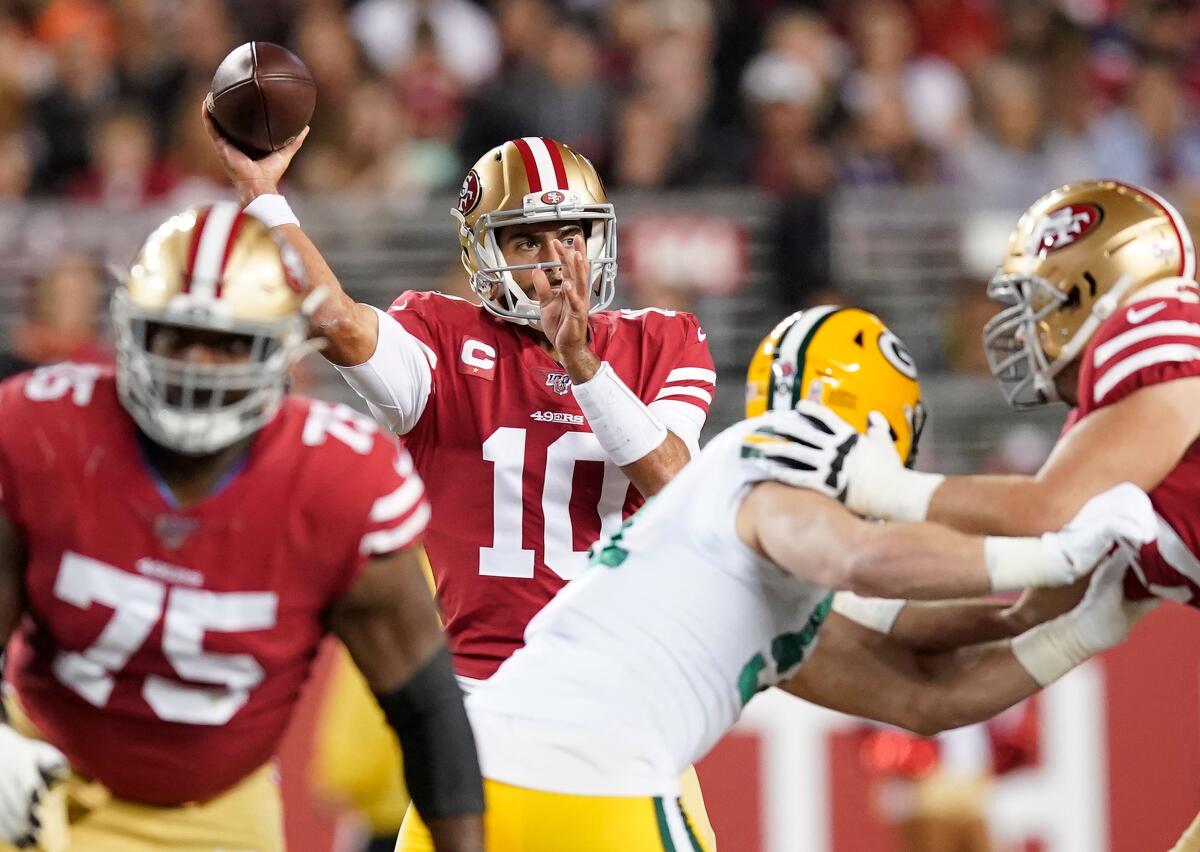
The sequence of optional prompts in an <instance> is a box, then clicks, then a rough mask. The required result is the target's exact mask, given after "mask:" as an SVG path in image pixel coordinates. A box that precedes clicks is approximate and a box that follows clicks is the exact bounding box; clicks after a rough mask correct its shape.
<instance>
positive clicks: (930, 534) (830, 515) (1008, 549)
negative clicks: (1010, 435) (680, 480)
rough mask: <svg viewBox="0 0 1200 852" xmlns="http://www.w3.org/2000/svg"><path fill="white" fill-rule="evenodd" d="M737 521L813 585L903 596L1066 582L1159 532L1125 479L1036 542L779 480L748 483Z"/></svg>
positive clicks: (757, 544) (767, 552) (753, 543)
mask: <svg viewBox="0 0 1200 852" xmlns="http://www.w3.org/2000/svg"><path fill="white" fill-rule="evenodd" d="M736 522H737V529H738V534H739V536H740V537H741V538H742V540H743V541H744V542H745V543H746V544H747V545H749V546H750V547H752V548H754V549H755V550H757V551H758V552H759V553H761V554H763V555H764V556H765V557H767V558H768V559H770V560H771V561H773V562H774V563H776V564H777V565H779V566H781V567H783V568H784V569H786V570H788V571H790V572H792V573H794V574H796V575H797V576H799V577H802V578H804V579H806V580H809V581H810V582H814V583H817V584H819V585H823V586H827V587H829V588H832V589H838V590H847V591H852V592H855V593H858V594H862V595H867V596H872V597H885V598H909V599H938V598H961V597H974V596H978V595H984V594H989V593H992V592H1001V591H1014V590H1018V589H1023V588H1033V587H1038V586H1061V585H1068V584H1070V583H1073V582H1075V581H1076V580H1077V579H1079V578H1080V577H1081V576H1083V575H1085V574H1087V573H1088V572H1089V571H1091V570H1092V569H1093V568H1094V567H1095V566H1096V565H1097V564H1099V562H1100V561H1101V560H1102V559H1103V558H1104V557H1105V556H1107V555H1108V554H1109V553H1110V552H1111V551H1112V550H1113V548H1114V547H1117V546H1119V547H1121V548H1124V549H1131V550H1136V548H1138V547H1140V546H1141V545H1142V544H1144V543H1145V542H1148V541H1150V540H1152V539H1153V538H1154V535H1155V534H1156V531H1157V527H1156V523H1155V516H1154V510H1153V507H1152V506H1151V505H1150V500H1149V498H1148V497H1147V496H1146V495H1145V493H1144V492H1142V491H1140V490H1139V489H1137V488H1136V487H1135V486H1132V485H1129V484H1128V483H1125V484H1123V485H1120V486H1117V487H1116V488H1113V489H1111V490H1110V491H1106V492H1104V493H1103V494H1101V495H1099V496H1097V497H1095V498H1093V499H1092V500H1091V501H1089V502H1088V504H1087V505H1085V506H1084V508H1083V510H1081V511H1080V513H1079V514H1078V515H1077V516H1076V517H1075V518H1074V519H1073V520H1072V521H1071V523H1070V524H1068V525H1067V526H1066V527H1064V528H1063V529H1062V530H1061V531H1059V532H1057V533H1047V534H1045V535H1043V536H1041V537H1039V538H1000V537H994V536H989V537H986V538H984V537H979V536H970V535H966V534H964V533H960V532H957V531H955V530H951V529H949V528H947V527H943V526H939V525H936V524H929V523H887V524H880V523H872V522H869V521H864V520H862V519H861V518H859V517H858V516H857V515H854V514H853V513H852V512H850V511H848V510H847V509H846V508H845V507H844V506H842V505H840V504H838V503H837V502H836V501H834V500H832V499H831V498H829V497H825V496H823V495H820V494H816V493H814V492H811V491H807V490H804V489H797V488H792V487H790V486H787V485H783V484H782V483H778V482H762V483H759V484H758V485H756V486H754V488H752V489H751V491H750V492H749V493H748V494H747V496H746V498H745V499H744V500H743V501H742V504H741V506H740V507H739V508H738V514H737V519H736Z"/></svg>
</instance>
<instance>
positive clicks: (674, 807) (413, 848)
mask: <svg viewBox="0 0 1200 852" xmlns="http://www.w3.org/2000/svg"><path fill="white" fill-rule="evenodd" d="M683 780H684V787H685V790H684V796H683V797H682V798H680V799H671V798H661V797H660V798H650V797H635V796H629V797H622V796H572V795H569V794H567V793H550V792H546V791H543V790H530V789H528V788H525V787H514V786H512V785H510V784H501V783H500V782H499V781H492V780H491V779H486V780H485V781H484V795H485V798H486V800H487V814H486V817H485V825H486V832H485V833H486V839H487V843H486V848H487V849H488V852H716V846H715V845H714V839H713V836H712V828H711V827H710V826H709V825H708V816H707V814H705V813H704V801H703V799H702V798H701V797H700V786H699V783H698V782H697V781H696V771H695V770H694V769H689V770H688V772H687V773H686V774H685V775H684V779H683ZM692 801H695V802H697V803H698V804H699V811H693V810H692V805H691V802H692ZM695 813H698V814H700V815H702V816H703V824H702V826H701V825H697V823H696V821H695V820H694V819H693V814H695ZM702 838H703V839H702ZM396 852H433V841H432V839H431V838H430V836H429V830H428V829H427V828H426V827H425V824H424V823H422V822H421V818H420V817H419V816H417V812H416V811H415V810H414V809H412V808H409V811H408V815H407V816H405V818H404V825H403V826H401V828H400V836H399V838H398V839H397V841H396Z"/></svg>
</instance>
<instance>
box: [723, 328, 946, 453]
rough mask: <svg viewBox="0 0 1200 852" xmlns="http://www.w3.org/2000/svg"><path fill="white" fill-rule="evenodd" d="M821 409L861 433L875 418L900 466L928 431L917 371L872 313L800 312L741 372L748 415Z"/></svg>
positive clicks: (775, 332) (777, 330)
mask: <svg viewBox="0 0 1200 852" xmlns="http://www.w3.org/2000/svg"><path fill="white" fill-rule="evenodd" d="M802 399H809V400H813V401H815V402H819V403H822V404H823V405H826V406H828V407H829V408H831V409H833V410H834V411H835V412H837V414H838V415H839V416H840V417H841V418H842V419H843V420H845V421H846V422H847V423H849V424H850V425H851V426H853V427H854V428H855V429H857V430H858V431H860V432H866V430H867V415H868V414H869V413H870V412H872V411H878V412H880V413H881V414H882V415H883V416H884V417H885V418H887V421H888V425H889V426H890V427H891V430H892V440H893V442H894V443H895V445H896V452H898V453H899V454H900V458H902V459H904V460H905V464H909V465H911V464H912V463H913V462H914V461H915V460H916V456H917V442H918V441H919V440H920V437H921V430H922V429H923V428H924V426H925V407H924V406H923V405H922V404H921V384H920V382H919V381H918V379H917V367H916V364H915V363H914V362H913V359H912V355H910V354H909V352H908V348H907V347H906V346H905V345H904V344H903V343H902V342H901V341H900V338H898V337H896V335H894V334H892V332H891V331H890V330H889V329H888V327H887V326H885V325H884V324H883V322H882V321H881V320H880V319H879V317H877V316H875V315H874V314H872V313H868V312H867V311H864V310H860V309H859V308H841V307H835V306H832V305H823V306H821V307H816V308H808V309H807V310H803V311H797V312H796V313H794V314H792V315H791V316H789V317H787V318H786V319H785V320H783V322H781V323H779V325H777V326H775V328H774V329H773V330H772V331H771V333H770V334H768V335H767V336H766V337H764V338H763V340H762V342H761V343H760V344H759V345H758V349H757V350H756V351H755V353H754V357H753V358H752V359H751V361H750V368H749V370H747V373H746V416H747V417H757V416H759V415H760V414H764V413H765V412H767V411H778V410H784V409H789V408H794V407H795V406H796V403H798V402H800V401H801V400H802Z"/></svg>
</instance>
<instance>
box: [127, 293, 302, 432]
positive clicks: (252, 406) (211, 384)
mask: <svg viewBox="0 0 1200 852" xmlns="http://www.w3.org/2000/svg"><path fill="white" fill-rule="evenodd" d="M177 298H179V297H177ZM184 301H188V302H190V301H192V300H189V299H187V298H186V297H182V298H179V301H178V302H176V303H174V304H172V305H171V306H169V307H168V308H167V309H147V308H142V307H139V306H137V305H135V304H134V303H133V302H132V300H131V299H130V298H129V296H128V294H127V293H126V292H125V291H124V290H123V289H118V290H117V291H116V292H115V293H114V294H113V300H112V316H113V325H114V327H115V330H116V344H117V345H116V349H117V389H118V393H119V395H120V399H121V403H122V405H123V406H124V407H125V409H126V411H128V412H129V414H130V416H132V417H133V419H134V421H135V422H136V423H137V424H138V426H139V427H140V428H141V430H142V431H143V432H144V433H145V434H146V436H147V437H149V438H150V439H151V440H152V441H154V442H155V443H157V444H160V445H162V446H164V447H166V448H168V449H171V450H175V451H176V452H179V453H183V454H186V455H207V454H210V453H215V452H218V451H220V450H222V449H224V448H226V447H228V446H230V445H232V444H234V443H236V442H237V441H239V440H241V439H243V438H246V437H248V436H249V435H252V434H253V433H255V432H256V431H258V430H259V429H261V428H262V427H263V426H265V425H266V424H267V423H268V422H269V421H270V420H271V418H272V417H274V415H275V412H276V411H277V410H278V409H279V406H280V403H281V402H282V399H283V394H284V391H285V388H286V379H287V373H288V370H289V369H290V367H291V365H292V364H293V363H294V362H295V361H297V360H298V359H299V358H300V357H301V356H302V355H303V354H304V352H305V351H307V346H306V345H305V322H304V320H303V317H302V315H300V314H295V315H291V316H286V317H284V318H282V319H279V320H276V321H273V322H251V321H245V320H237V319H232V318H229V317H227V316H222V314H221V312H220V310H219V308H216V307H204V306H200V305H198V304H183V302H184ZM159 326H174V327H178V328H182V329H198V330H203V331H215V332H220V333H227V334H230V335H241V336H244V337H245V338H246V339H247V342H248V349H249V357H248V358H247V360H246V361H245V362H244V363H219V364H196V363H191V362H188V361H183V360H178V359H175V358H170V357H166V356H163V355H160V354H157V353H155V352H154V351H153V348H152V347H153V335H154V333H155V332H156V329H157V328H158V327H159Z"/></svg>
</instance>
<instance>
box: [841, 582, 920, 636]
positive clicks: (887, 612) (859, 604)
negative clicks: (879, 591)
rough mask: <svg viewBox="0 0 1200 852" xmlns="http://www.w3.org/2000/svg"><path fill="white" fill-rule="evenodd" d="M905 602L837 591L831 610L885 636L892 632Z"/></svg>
mask: <svg viewBox="0 0 1200 852" xmlns="http://www.w3.org/2000/svg"><path fill="white" fill-rule="evenodd" d="M906 603H908V601H906V600H903V599H896V598H864V597H861V596H860V595H856V594H854V592H838V593H837V594H836V595H834V596H833V611H834V612H836V613H838V614H839V615H843V616H845V617H846V618H848V619H850V620H851V621H853V622H856V623H858V624H861V625H862V626H863V627H866V628H869V629H871V630H874V631H875V632H876V633H882V634H884V635H885V636H886V635H887V634H889V633H891V632H892V626H893V625H894V624H895V623H896V619H897V618H899V617H900V610H902V609H904V605H905V604H906Z"/></svg>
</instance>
